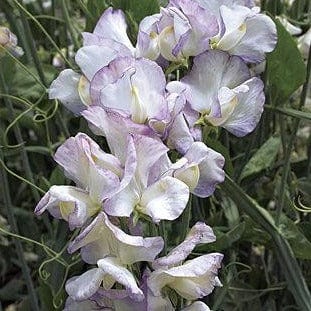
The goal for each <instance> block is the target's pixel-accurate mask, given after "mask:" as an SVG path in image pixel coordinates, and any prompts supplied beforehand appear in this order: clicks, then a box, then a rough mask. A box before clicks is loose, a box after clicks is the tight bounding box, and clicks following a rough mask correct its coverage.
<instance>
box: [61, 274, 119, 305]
mask: <svg viewBox="0 0 311 311" xmlns="http://www.w3.org/2000/svg"><path fill="white" fill-rule="evenodd" d="M104 277H105V272H103V270H101V269H99V268H93V269H91V270H88V271H87V272H85V273H83V274H82V275H80V276H78V277H73V278H71V279H69V280H68V281H67V283H66V292H67V293H68V295H69V296H70V297H71V298H73V299H74V300H77V301H81V300H85V299H88V298H90V297H91V296H92V295H94V294H95V293H96V292H97V290H98V289H99V287H100V285H101V283H102V282H103V279H104ZM113 284H114V282H113V283H112V284H110V287H112V285H113Z"/></svg>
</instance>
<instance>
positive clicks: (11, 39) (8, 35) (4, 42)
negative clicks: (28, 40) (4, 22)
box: [0, 27, 24, 57]
mask: <svg viewBox="0 0 311 311" xmlns="http://www.w3.org/2000/svg"><path fill="white" fill-rule="evenodd" d="M0 45H1V47H3V48H5V49H6V50H8V51H9V52H10V53H11V54H13V55H14V56H16V57H20V56H22V55H23V54H24V51H23V49H22V48H21V47H19V46H17V37H16V36H15V35H14V34H13V33H12V32H11V31H10V30H9V28H7V27H0ZM1 52H2V51H1Z"/></svg>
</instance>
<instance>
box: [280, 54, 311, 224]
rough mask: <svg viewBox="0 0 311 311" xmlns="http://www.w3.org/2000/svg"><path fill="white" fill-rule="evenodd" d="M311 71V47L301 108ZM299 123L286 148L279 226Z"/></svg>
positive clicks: (296, 123)
mask: <svg viewBox="0 0 311 311" xmlns="http://www.w3.org/2000/svg"><path fill="white" fill-rule="evenodd" d="M310 71H311V49H309V58H308V65H307V76H306V82H305V83H304V85H303V89H302V92H301V97H300V103H299V109H301V108H302V107H303V106H304V104H305V102H306V98H307V93H308V89H309V86H310V85H309V80H310ZM299 124H300V119H295V120H294V121H293V129H292V133H291V135H290V138H289V141H288V146H287V148H286V151H285V165H284V168H283V173H282V179H281V185H280V192H279V198H278V201H277V209H276V225H277V226H278V225H279V223H280V218H281V214H282V211H283V208H284V204H285V197H286V196H285V193H286V192H285V190H286V189H285V188H286V187H285V186H286V183H287V180H288V176H289V173H290V168H291V165H290V156H291V152H292V148H293V145H294V142H295V138H296V133H297V131H298V128H299Z"/></svg>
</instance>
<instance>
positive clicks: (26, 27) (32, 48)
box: [20, 10, 47, 87]
mask: <svg viewBox="0 0 311 311" xmlns="http://www.w3.org/2000/svg"><path fill="white" fill-rule="evenodd" d="M20 15H21V19H22V24H23V26H24V31H25V35H26V39H27V40H26V42H27V45H28V47H29V50H30V52H31V58H32V61H33V63H34V65H35V67H36V69H37V72H38V75H39V77H40V80H41V82H42V84H43V85H44V86H45V87H46V86H47V83H46V80H45V76H44V73H43V70H42V67H41V63H40V60H39V57H38V54H37V49H36V46H35V40H34V39H33V35H32V32H31V29H30V27H29V23H28V20H27V19H26V16H25V12H24V11H22V10H20Z"/></svg>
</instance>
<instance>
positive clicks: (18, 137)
mask: <svg viewBox="0 0 311 311" xmlns="http://www.w3.org/2000/svg"><path fill="white" fill-rule="evenodd" d="M0 86H1V88H2V89H3V90H4V92H5V93H8V89H7V86H6V83H5V79H4V76H3V73H2V72H1V73H0ZM4 102H5V104H6V106H7V108H8V110H9V113H10V118H11V119H14V108H13V104H12V102H11V100H10V99H9V98H4ZM14 134H15V137H16V141H17V143H18V144H20V145H21V158H22V162H23V167H24V170H25V174H26V178H27V179H28V181H29V182H30V183H32V184H34V178H33V174H32V171H31V167H30V164H29V159H28V155H27V152H26V150H25V148H24V146H23V143H24V141H23V137H22V133H21V130H20V127H19V125H18V124H15V127H14ZM31 191H32V194H33V197H34V199H35V200H36V202H39V200H40V197H41V196H40V194H39V192H38V190H37V189H36V188H34V187H31ZM43 220H44V223H45V225H46V226H47V229H48V231H49V233H50V235H51V234H52V227H51V224H50V222H49V220H48V218H47V217H43Z"/></svg>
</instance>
